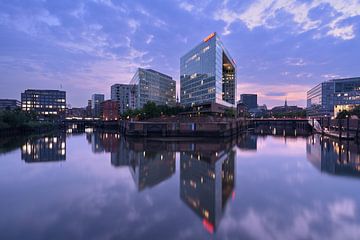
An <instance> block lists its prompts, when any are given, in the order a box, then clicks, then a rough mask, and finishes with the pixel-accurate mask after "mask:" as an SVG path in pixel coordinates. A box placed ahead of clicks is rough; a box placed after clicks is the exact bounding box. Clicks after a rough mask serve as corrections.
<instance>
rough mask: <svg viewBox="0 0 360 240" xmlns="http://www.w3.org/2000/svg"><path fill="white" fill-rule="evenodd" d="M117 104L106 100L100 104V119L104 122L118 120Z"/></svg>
mask: <svg viewBox="0 0 360 240" xmlns="http://www.w3.org/2000/svg"><path fill="white" fill-rule="evenodd" d="M119 116H120V115H119V103H118V101H115V100H106V101H103V102H102V103H101V117H102V120H104V121H116V120H118V119H119Z"/></svg>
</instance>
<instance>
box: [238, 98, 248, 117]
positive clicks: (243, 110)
mask: <svg viewBox="0 0 360 240" xmlns="http://www.w3.org/2000/svg"><path fill="white" fill-rule="evenodd" d="M236 112H237V117H243V118H244V117H247V116H248V108H247V106H246V105H245V104H244V103H243V102H241V101H239V102H238V104H237V106H236Z"/></svg>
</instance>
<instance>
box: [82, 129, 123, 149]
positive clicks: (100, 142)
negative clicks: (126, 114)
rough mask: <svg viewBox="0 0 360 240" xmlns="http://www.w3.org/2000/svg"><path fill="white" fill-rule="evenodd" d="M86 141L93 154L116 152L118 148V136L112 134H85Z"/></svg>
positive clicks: (97, 132) (101, 132)
mask: <svg viewBox="0 0 360 240" xmlns="http://www.w3.org/2000/svg"><path fill="white" fill-rule="evenodd" d="M86 139H87V141H88V143H90V144H91V150H92V152H93V153H103V152H111V153H112V152H116V151H117V150H118V147H119V142H120V134H117V133H112V132H103V131H94V132H92V131H91V132H87V133H86Z"/></svg>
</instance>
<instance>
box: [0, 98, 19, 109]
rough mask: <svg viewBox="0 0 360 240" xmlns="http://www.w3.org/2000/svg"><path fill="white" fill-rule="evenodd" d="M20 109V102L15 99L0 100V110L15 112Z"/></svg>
mask: <svg viewBox="0 0 360 240" xmlns="http://www.w3.org/2000/svg"><path fill="white" fill-rule="evenodd" d="M20 108H21V102H20V101H18V100H16V99H0V111H1V110H15V109H20Z"/></svg>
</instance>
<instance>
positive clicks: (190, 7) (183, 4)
mask: <svg viewBox="0 0 360 240" xmlns="http://www.w3.org/2000/svg"><path fill="white" fill-rule="evenodd" d="M179 7H180V8H181V9H184V10H185V11H188V12H192V10H193V9H194V5H192V4H190V3H187V2H181V3H180V4H179Z"/></svg>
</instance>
